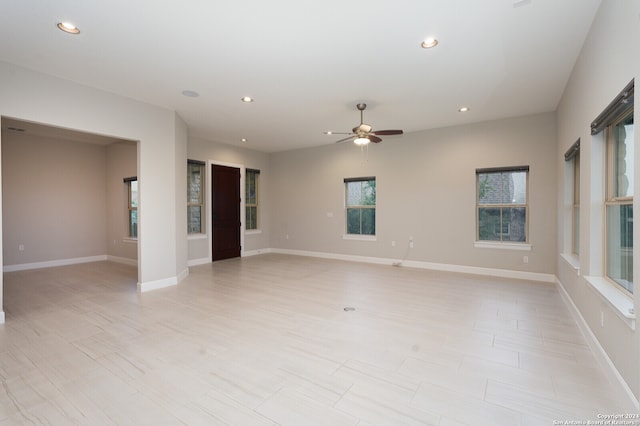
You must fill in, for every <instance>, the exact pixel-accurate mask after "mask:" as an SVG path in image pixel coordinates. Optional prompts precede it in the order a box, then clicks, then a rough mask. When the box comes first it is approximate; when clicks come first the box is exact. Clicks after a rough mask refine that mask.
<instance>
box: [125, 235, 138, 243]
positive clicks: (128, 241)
mask: <svg viewBox="0 0 640 426" xmlns="http://www.w3.org/2000/svg"><path fill="white" fill-rule="evenodd" d="M122 242H123V243H126V244H138V239H137V238H131V237H124V238H123V239H122Z"/></svg>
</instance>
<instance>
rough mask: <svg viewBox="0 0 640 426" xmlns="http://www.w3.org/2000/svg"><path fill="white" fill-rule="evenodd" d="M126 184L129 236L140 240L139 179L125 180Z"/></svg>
mask: <svg viewBox="0 0 640 426" xmlns="http://www.w3.org/2000/svg"><path fill="white" fill-rule="evenodd" d="M124 183H125V184H126V185H127V223H128V232H127V234H128V236H129V237H130V238H138V178H137V177H130V178H125V179H124Z"/></svg>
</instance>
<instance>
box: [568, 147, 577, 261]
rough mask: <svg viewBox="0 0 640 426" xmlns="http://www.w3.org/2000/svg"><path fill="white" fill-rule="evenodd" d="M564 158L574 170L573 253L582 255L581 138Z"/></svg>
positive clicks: (572, 208) (572, 207)
mask: <svg viewBox="0 0 640 426" xmlns="http://www.w3.org/2000/svg"><path fill="white" fill-rule="evenodd" d="M564 159H565V161H567V162H571V170H572V171H573V175H572V179H571V187H572V188H571V189H572V194H573V201H572V203H571V253H572V254H575V255H576V256H579V255H580V139H578V140H577V141H576V142H575V143H574V144H573V145H571V147H570V148H569V149H568V150H567V152H565V154H564Z"/></svg>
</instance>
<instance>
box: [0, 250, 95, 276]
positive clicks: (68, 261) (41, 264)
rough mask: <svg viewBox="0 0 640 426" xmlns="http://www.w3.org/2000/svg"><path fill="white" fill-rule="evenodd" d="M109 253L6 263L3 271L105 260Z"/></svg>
mask: <svg viewBox="0 0 640 426" xmlns="http://www.w3.org/2000/svg"><path fill="white" fill-rule="evenodd" d="M105 260H107V255H106V254H102V255H100V256H88V257H76V258H72V259H59V260H48V261H46V262H34V263H21V264H19V265H4V266H3V268H2V270H3V272H17V271H28V270H30V269H42V268H55V267H57V266H67V265H76V264H79V263H91V262H103V261H105Z"/></svg>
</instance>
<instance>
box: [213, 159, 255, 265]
mask: <svg viewBox="0 0 640 426" xmlns="http://www.w3.org/2000/svg"><path fill="white" fill-rule="evenodd" d="M214 165H215V166H226V167H233V168H234V169H240V257H244V230H245V229H244V228H245V205H244V204H245V201H244V196H245V189H244V188H245V183H244V179H245V166H244V164H238V163H229V162H226V161H218V160H207V170H206V172H205V173H206V175H207V188H208V189H207V190H205V209H206V215H207V218H206V220H207V222H206V223H207V241H208V244H207V245H208V247H209V248H208V253H209V255H208V256H209V263H211V262H213V197H212V191H213V176H212V173H211V168H212V166H214Z"/></svg>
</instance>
